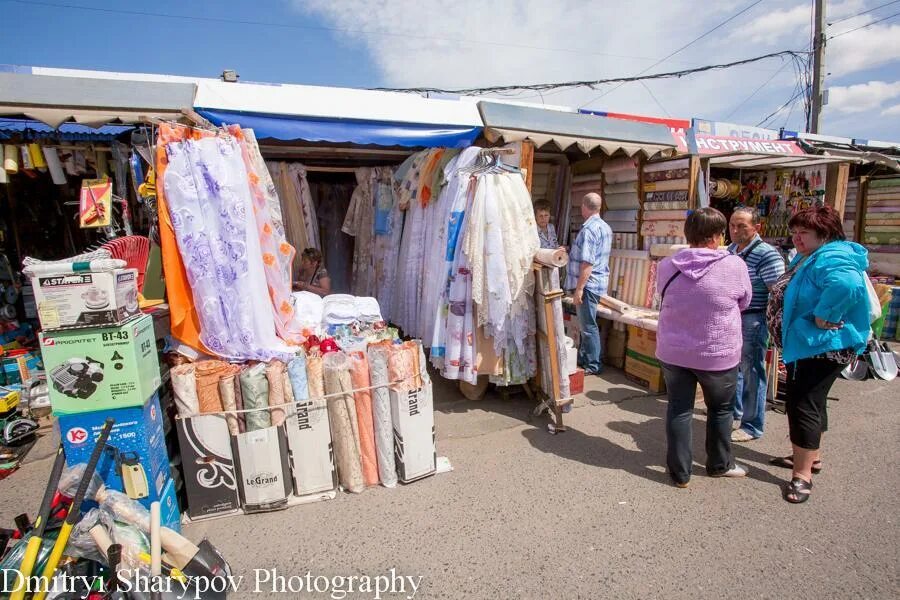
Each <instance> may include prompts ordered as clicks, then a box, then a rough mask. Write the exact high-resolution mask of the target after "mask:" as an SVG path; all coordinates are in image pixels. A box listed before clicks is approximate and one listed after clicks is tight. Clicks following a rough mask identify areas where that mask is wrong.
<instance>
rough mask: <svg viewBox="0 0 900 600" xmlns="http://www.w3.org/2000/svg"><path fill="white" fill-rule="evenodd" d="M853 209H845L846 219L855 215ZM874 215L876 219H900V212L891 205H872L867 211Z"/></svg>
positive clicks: (868, 213)
mask: <svg viewBox="0 0 900 600" xmlns="http://www.w3.org/2000/svg"><path fill="white" fill-rule="evenodd" d="M853 214H854V213H853V212H852V211H848V210H845V211H844V219H845V220H846V219H847V217H851V216H853ZM869 215H871V216H873V217H874V218H876V219H900V212H898V211H897V210H896V209H894V208H892V207H890V206H870V207H869V210H867V211H866V216H869Z"/></svg>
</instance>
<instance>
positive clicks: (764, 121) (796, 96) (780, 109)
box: [756, 90, 804, 127]
mask: <svg viewBox="0 0 900 600" xmlns="http://www.w3.org/2000/svg"><path fill="white" fill-rule="evenodd" d="M803 92H804V90H800V91H799V92H797V93H796V94H794V95H793V96H791V97H790V98H789V99H788V101H787V102H785V103H784V104H782V105H781V106H779V107H778V108H776V109H775V110H774V111H772V112H770V113H769V114H768V115H766V116H765V117H764V118H763V119H762V120H761V121H760V122H759V123H757V124H756V126H757V127H761V126H762V125H763V124H764V123H766V122H767V121H768V120H769V119H771V118H772V117H774V116H775V115H777V114H778V113H780V112H781V111H783V110H784V109H785V108H787V107H788V106H789V105H790V104H791V102H793V101H794V100H796V99H797V98H799V97H800V96H801V95H802V94H803Z"/></svg>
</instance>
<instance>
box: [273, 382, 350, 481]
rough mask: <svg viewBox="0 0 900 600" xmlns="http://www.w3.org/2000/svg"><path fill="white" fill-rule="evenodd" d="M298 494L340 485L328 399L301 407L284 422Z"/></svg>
mask: <svg viewBox="0 0 900 600" xmlns="http://www.w3.org/2000/svg"><path fill="white" fill-rule="evenodd" d="M284 428H285V431H286V433H287V442H288V450H289V452H290V459H291V460H290V464H291V475H292V479H293V484H294V493H295V494H296V495H298V496H306V495H308V494H315V493H318V492H324V491H328V490H333V489H335V488H337V486H338V478H337V470H336V469H335V467H334V451H333V448H332V442H331V427H330V426H329V424H328V405H327V404H326V403H325V400H324V399H319V400H317V401H309V402H306V403H303V404H298V405H297V408H296V410H294V409H289V410H288V413H287V415H286V417H285V420H284Z"/></svg>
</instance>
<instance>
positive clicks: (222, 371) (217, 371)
mask: <svg viewBox="0 0 900 600" xmlns="http://www.w3.org/2000/svg"><path fill="white" fill-rule="evenodd" d="M230 373H231V365H229V364H228V363H226V362H223V361H221V360H203V361H200V362H198V363H195V365H194V377H196V379H197V400H198V402H199V404H200V412H201V413H217V412H221V411H222V396H221V394H220V393H219V380H220V379H222V377H224V376H225V375H229V374H230Z"/></svg>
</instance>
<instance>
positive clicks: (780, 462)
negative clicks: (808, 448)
mask: <svg viewBox="0 0 900 600" xmlns="http://www.w3.org/2000/svg"><path fill="white" fill-rule="evenodd" d="M769 464H770V465H775V466H776V467H782V468H784V469H793V468H794V457H793V456H779V457H777V458H773V459H771V460H770V461H769ZM821 472H822V461H821V460H816V461H813V464H812V473H813V475H818V474H819V473H821Z"/></svg>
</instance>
